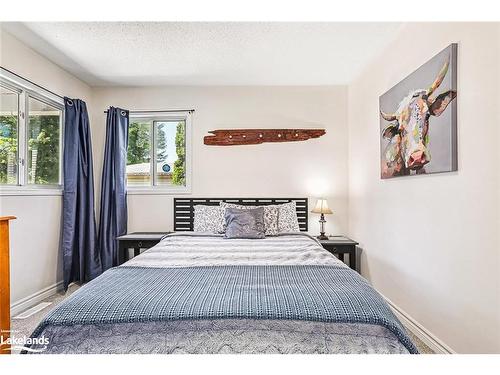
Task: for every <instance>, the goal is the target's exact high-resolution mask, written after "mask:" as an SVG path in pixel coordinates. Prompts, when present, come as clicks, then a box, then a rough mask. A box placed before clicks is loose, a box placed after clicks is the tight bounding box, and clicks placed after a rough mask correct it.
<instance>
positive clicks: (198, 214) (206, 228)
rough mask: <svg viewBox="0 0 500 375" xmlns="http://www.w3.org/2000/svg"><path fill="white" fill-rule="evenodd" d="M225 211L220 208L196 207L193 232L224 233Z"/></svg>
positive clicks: (198, 205) (199, 205)
mask: <svg viewBox="0 0 500 375" xmlns="http://www.w3.org/2000/svg"><path fill="white" fill-rule="evenodd" d="M224 225H225V221H224V209H222V208H221V207H220V206H204V205H201V204H197V205H196V206H194V220H193V230H194V231H195V232H208V233H224Z"/></svg>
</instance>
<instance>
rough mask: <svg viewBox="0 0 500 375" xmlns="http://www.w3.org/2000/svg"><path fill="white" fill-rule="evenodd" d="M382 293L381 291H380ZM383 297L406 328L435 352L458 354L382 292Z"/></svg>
mask: <svg viewBox="0 0 500 375" xmlns="http://www.w3.org/2000/svg"><path fill="white" fill-rule="evenodd" d="M379 293H380V292H379ZM381 295H382V297H384V299H385V300H386V302H387V303H388V304H389V306H390V307H391V309H392V311H393V312H394V314H395V315H396V316H397V318H398V319H399V320H400V321H401V323H402V324H403V325H404V326H405V328H406V329H408V330H409V331H411V332H412V333H413V334H414V335H415V336H417V337H418V338H419V339H420V340H421V341H422V342H423V343H424V344H425V345H427V346H428V347H429V348H431V349H432V350H433V351H434V353H437V354H456V352H455V351H454V350H453V349H451V348H450V347H449V346H448V345H446V344H445V343H444V342H442V341H441V340H440V339H438V338H437V337H436V336H435V335H434V334H432V333H431V332H429V331H428V330H427V329H426V328H424V326H422V324H420V323H419V322H417V321H416V320H415V319H413V318H412V317H411V316H410V315H408V314H407V313H406V312H405V311H404V310H402V309H401V308H399V307H398V306H397V305H395V304H394V302H392V301H391V300H390V299H389V298H387V297H385V296H384V295H383V294H381Z"/></svg>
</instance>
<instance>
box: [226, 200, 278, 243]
mask: <svg viewBox="0 0 500 375" xmlns="http://www.w3.org/2000/svg"><path fill="white" fill-rule="evenodd" d="M220 207H221V208H222V210H225V209H226V208H237V209H240V210H251V209H255V208H258V207H264V227H265V230H266V232H265V233H266V236H276V235H277V234H278V233H279V232H278V206H244V205H241V204H234V203H226V202H220Z"/></svg>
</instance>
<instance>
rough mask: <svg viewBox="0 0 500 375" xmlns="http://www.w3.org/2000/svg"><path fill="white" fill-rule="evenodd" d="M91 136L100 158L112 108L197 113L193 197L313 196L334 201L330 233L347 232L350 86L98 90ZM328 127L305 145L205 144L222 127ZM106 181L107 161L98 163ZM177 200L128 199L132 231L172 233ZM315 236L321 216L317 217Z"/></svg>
mask: <svg viewBox="0 0 500 375" xmlns="http://www.w3.org/2000/svg"><path fill="white" fill-rule="evenodd" d="M93 93H94V106H93V109H94V113H93V116H92V134H93V143H94V158H95V159H94V160H96V161H101V160H102V155H103V150H104V138H105V115H104V114H103V111H104V110H105V109H106V108H107V107H108V106H110V105H113V106H119V107H122V108H126V109H131V110H133V109H141V110H142V109H150V110H161V109H168V108H195V109H196V112H195V114H194V117H193V184H192V185H193V189H192V194H191V196H194V197H207V196H208V197H210V196H212V197H217V196H219V197H310V198H311V199H310V204H311V205H312V204H314V202H315V201H314V197H318V196H325V197H327V198H328V199H329V202H330V205H331V207H332V209H333V210H334V211H335V214H334V215H331V216H330V217H328V218H327V219H328V224H327V230H328V232H330V233H345V231H346V230H347V101H346V100H347V89H346V88H345V87H328V86H324V87H157V88H113V87H111V88H96V89H95V90H94V92H93ZM245 127H248V128H256V127H263V128H302V127H304V128H308V127H317V128H325V129H326V135H324V136H322V137H320V138H318V139H313V140H309V141H305V142H293V143H266V144H262V145H251V146H234V147H217V146H205V145H204V144H203V137H204V136H205V135H207V134H208V133H207V132H208V131H209V130H213V129H219V128H245ZM95 164H96V175H97V176H100V173H101V169H102V163H98V162H96V163H95ZM172 204H173V197H172V196H169V195H165V196H158V195H142V196H139V195H129V196H128V207H129V231H139V230H150V231H154V230H157V231H161V230H170V229H172V221H173V220H172V218H173V211H172ZM310 216H311V220H310V225H311V227H310V231H311V232H312V233H318V231H319V224H318V222H317V220H318V219H319V218H318V217H317V215H314V214H311V215H310Z"/></svg>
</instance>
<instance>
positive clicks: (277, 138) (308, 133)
mask: <svg viewBox="0 0 500 375" xmlns="http://www.w3.org/2000/svg"><path fill="white" fill-rule="evenodd" d="M209 133H210V134H212V135H206V136H205V138H204V139H203V141H204V143H205V144H206V145H209V146H239V145H257V144H260V143H264V142H297V141H307V140H308V139H311V138H319V137H321V136H322V135H324V134H325V133H326V131H325V129H218V130H212V131H209Z"/></svg>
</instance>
